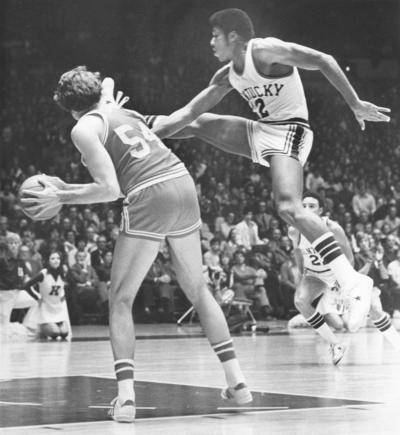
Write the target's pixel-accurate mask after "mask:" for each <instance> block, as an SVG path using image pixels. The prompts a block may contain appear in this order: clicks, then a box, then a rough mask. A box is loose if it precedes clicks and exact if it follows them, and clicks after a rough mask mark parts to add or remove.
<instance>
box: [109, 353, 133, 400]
mask: <svg viewBox="0 0 400 435" xmlns="http://www.w3.org/2000/svg"><path fill="white" fill-rule="evenodd" d="M114 369H115V375H116V377H117V384H118V398H119V400H120V402H121V404H122V403H124V402H125V401H127V400H133V401H135V390H134V379H133V378H134V365H133V360H132V359H119V360H116V361H115V362H114Z"/></svg>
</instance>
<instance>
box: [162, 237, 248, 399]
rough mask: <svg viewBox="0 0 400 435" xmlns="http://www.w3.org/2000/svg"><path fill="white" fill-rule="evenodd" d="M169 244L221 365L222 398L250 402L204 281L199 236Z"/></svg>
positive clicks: (222, 318) (182, 283) (183, 284)
mask: <svg viewBox="0 0 400 435" xmlns="http://www.w3.org/2000/svg"><path fill="white" fill-rule="evenodd" d="M168 242H169V246H170V252H171V259H172V262H173V266H174V269H175V272H176V276H177V279H178V282H179V285H180V286H181V288H182V290H183V291H184V293H185V294H186V296H187V298H188V299H189V300H190V302H191V303H192V304H193V307H194V309H195V310H196V312H197V314H198V316H199V319H200V323H201V325H202V327H203V329H204V332H205V333H206V336H207V338H208V340H209V342H210V344H211V346H212V347H213V349H214V351H215V353H216V354H217V356H218V358H219V360H220V361H221V363H222V367H223V369H224V372H225V378H226V381H227V384H228V388H227V389H226V390H224V391H223V397H224V398H225V399H231V400H232V401H234V402H235V403H236V404H238V405H242V404H245V403H248V402H251V400H252V397H251V393H250V391H249V390H248V388H247V386H246V383H245V378H244V375H243V373H242V370H241V369H240V366H239V362H238V360H237V358H236V356H235V350H234V347H233V343H232V339H231V336H230V333H229V329H228V325H227V323H226V319H225V316H224V314H223V312H222V310H221V307H220V306H219V305H218V303H217V301H216V300H215V298H214V296H213V295H212V294H211V292H210V290H209V289H208V286H207V283H206V282H205V279H204V275H203V268H202V257H201V249H200V234H199V232H198V231H196V232H194V233H192V234H189V235H187V236H185V237H180V238H169V239H168Z"/></svg>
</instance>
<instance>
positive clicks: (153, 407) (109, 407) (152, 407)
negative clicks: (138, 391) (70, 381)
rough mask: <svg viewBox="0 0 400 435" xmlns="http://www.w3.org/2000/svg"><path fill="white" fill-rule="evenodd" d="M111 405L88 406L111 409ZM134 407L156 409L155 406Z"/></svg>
mask: <svg viewBox="0 0 400 435" xmlns="http://www.w3.org/2000/svg"><path fill="white" fill-rule="evenodd" d="M112 407H113V406H112V405H89V406H88V408H95V409H111V408H112ZM135 408H136V409H157V407H156V406H136V407H135Z"/></svg>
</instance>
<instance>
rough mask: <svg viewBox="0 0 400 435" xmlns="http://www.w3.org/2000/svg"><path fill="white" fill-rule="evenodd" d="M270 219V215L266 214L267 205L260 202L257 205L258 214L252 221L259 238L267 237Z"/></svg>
mask: <svg viewBox="0 0 400 435" xmlns="http://www.w3.org/2000/svg"><path fill="white" fill-rule="evenodd" d="M271 219H272V215H271V214H269V213H268V212H267V203H266V202H265V201H260V202H259V203H258V212H257V213H256V215H255V216H254V221H255V222H256V224H257V225H258V230H259V233H260V237H261V238H265V237H267V233H268V228H269V224H270V222H271Z"/></svg>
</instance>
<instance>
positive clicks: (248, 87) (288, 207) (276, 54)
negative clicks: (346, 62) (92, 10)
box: [153, 9, 390, 321]
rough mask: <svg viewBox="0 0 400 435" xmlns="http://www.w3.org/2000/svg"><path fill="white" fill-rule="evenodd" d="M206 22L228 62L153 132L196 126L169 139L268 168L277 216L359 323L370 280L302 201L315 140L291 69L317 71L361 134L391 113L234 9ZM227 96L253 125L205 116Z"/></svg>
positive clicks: (313, 54) (324, 58)
mask: <svg viewBox="0 0 400 435" xmlns="http://www.w3.org/2000/svg"><path fill="white" fill-rule="evenodd" d="M210 23H211V27H212V39H211V47H212V49H213V52H214V54H215V56H216V57H217V58H218V60H219V61H220V62H229V63H228V64H227V65H225V66H224V67H222V68H221V69H220V70H219V71H217V73H216V74H215V75H214V77H213V78H212V80H211V82H210V84H209V86H208V87H207V88H206V89H204V90H203V91H202V92H200V93H199V94H198V95H197V96H196V97H195V98H194V99H193V100H192V101H191V102H190V103H188V104H187V105H186V106H185V107H183V108H182V109H180V110H177V111H176V112H174V113H173V114H171V115H170V116H169V117H158V118H157V117H154V125H153V131H154V132H155V133H156V134H158V135H159V136H160V137H171V136H173V135H174V134H175V132H176V128H177V126H178V125H181V126H184V125H187V124H189V123H190V122H192V121H194V120H195V122H193V123H192V124H190V125H189V126H188V127H187V128H185V129H183V130H182V131H181V132H179V134H177V135H175V137H181V138H184V137H191V136H196V137H198V138H200V139H203V140H204V141H206V142H208V143H210V144H212V145H214V146H216V147H218V148H220V149H222V150H224V151H227V152H230V153H233V154H238V155H241V156H245V157H248V158H250V159H252V160H253V161H254V162H256V163H259V164H260V165H263V166H267V167H268V166H269V167H270V168H271V177H272V187H273V195H274V199H275V202H276V207H277V211H278V213H279V215H280V216H281V218H282V219H284V220H285V222H286V223H288V224H289V225H292V226H294V227H295V228H296V229H297V230H299V231H300V232H301V233H302V234H303V235H304V236H305V237H306V238H307V240H309V241H310V243H311V244H312V245H313V247H314V249H315V250H316V251H317V252H318V253H319V254H320V256H321V259H322V261H323V263H324V264H325V265H329V267H330V268H331V269H332V271H333V273H334V275H335V277H336V279H337V281H338V282H339V284H340V285H341V287H342V288H344V289H346V291H347V292H348V293H351V294H352V295H353V296H354V297H353V299H352V306H351V308H350V309H351V311H352V316H353V319H354V320H356V319H358V320H359V321H360V320H361V319H363V318H364V317H365V315H366V314H367V312H368V309H369V305H370V299H371V292H372V280H371V279H370V278H368V277H366V276H362V275H360V274H357V273H356V272H355V270H354V269H353V267H352V266H351V264H350V262H349V261H348V260H347V258H346V256H345V255H344V254H343V252H342V250H341V248H340V246H339V245H338V243H337V241H336V240H335V238H334V236H333V234H332V232H331V231H330V230H329V228H328V227H327V226H326V224H325V223H324V222H323V221H322V220H321V219H320V217H319V216H317V215H315V214H313V213H310V211H309V210H308V209H306V208H303V206H302V202H301V201H302V191H303V166H304V164H305V162H306V160H307V157H308V155H309V153H310V150H311V146H312V141H313V133H312V131H311V129H310V126H309V123H308V110H307V103H306V99H305V96H304V91H303V86H302V83H301V80H300V77H299V73H298V70H297V68H302V69H307V70H319V71H320V72H321V73H322V74H323V75H324V76H325V77H326V78H327V79H328V80H329V82H330V83H331V84H332V85H333V86H334V87H335V88H336V89H337V90H338V91H339V92H340V93H341V95H342V96H343V98H344V99H345V101H346V102H347V104H348V105H349V107H350V109H351V110H352V111H353V113H354V115H355V117H356V119H357V121H358V123H359V124H360V126H361V129H362V130H364V128H365V121H374V122H381V121H384V122H388V121H389V120H390V118H389V117H388V116H387V115H385V114H384V113H383V112H390V109H387V108H385V107H378V106H375V105H374V104H372V103H369V102H367V101H362V100H360V98H359V97H358V95H357V93H356V92H355V90H354V89H353V87H352V86H351V84H350V83H349V81H348V80H347V78H346V76H345V74H344V73H343V71H342V70H341V68H340V67H339V65H338V64H337V62H336V61H335V59H334V58H333V57H332V56H330V55H327V54H325V53H322V52H319V51H317V50H313V49H311V48H308V47H304V46H301V45H298V44H294V43H288V42H284V41H281V40H279V39H277V38H254V29H253V24H252V22H251V20H250V18H249V17H248V15H247V14H246V13H245V12H243V11H242V10H240V9H225V10H221V11H218V12H216V13H215V14H213V15H212V16H211V18H210ZM232 89H236V90H237V91H238V92H239V93H240V95H241V96H242V97H243V98H244V99H245V100H246V101H247V102H248V104H249V106H250V108H251V109H252V110H253V112H254V113H255V114H256V115H257V117H258V121H251V120H248V119H245V118H242V117H237V116H223V115H216V114H210V113H206V114H203V113H204V112H206V111H207V110H210V109H211V108H212V107H214V106H215V105H216V104H217V103H218V102H219V101H220V100H222V98H223V97H224V96H225V95H227V94H228V93H229V92H230V91H231V90H232ZM201 114H203V115H201ZM200 115H201V116H200Z"/></svg>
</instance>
